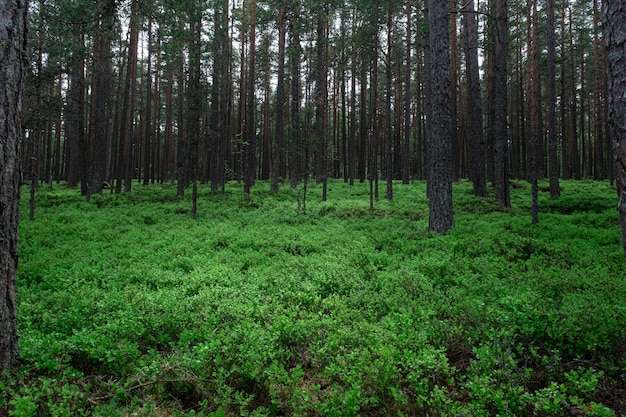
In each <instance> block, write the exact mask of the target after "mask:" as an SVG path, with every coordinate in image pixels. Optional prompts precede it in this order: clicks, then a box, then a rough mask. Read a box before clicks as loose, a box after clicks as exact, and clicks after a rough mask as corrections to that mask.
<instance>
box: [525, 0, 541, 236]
mask: <svg viewBox="0 0 626 417" xmlns="http://www.w3.org/2000/svg"><path fill="white" fill-rule="evenodd" d="M528 17H529V22H528V28H529V31H530V33H529V41H530V42H529V45H528V51H529V59H528V78H527V83H528V93H527V94H528V96H527V97H528V113H529V118H530V132H529V134H528V139H529V141H528V154H527V155H528V179H529V181H530V183H531V186H532V189H531V194H532V195H531V197H532V204H531V216H532V223H533V224H537V223H538V222H539V217H538V216H539V207H538V203H539V202H538V187H537V181H538V177H539V166H538V156H539V141H540V136H541V130H540V129H541V126H540V123H539V122H540V111H539V107H540V106H539V104H540V101H541V96H540V86H541V84H540V83H541V81H540V77H539V22H538V19H537V0H533V1H531V2H529V3H528Z"/></svg>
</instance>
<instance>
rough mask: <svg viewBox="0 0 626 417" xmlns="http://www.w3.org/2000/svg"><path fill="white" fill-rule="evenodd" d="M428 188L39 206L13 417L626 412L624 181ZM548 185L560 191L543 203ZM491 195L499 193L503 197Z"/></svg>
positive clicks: (57, 193)
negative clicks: (533, 213) (535, 190)
mask: <svg viewBox="0 0 626 417" xmlns="http://www.w3.org/2000/svg"><path fill="white" fill-rule="evenodd" d="M517 185H519V188H516V187H512V188H511V206H512V208H511V209H506V208H502V207H501V206H500V205H499V204H497V203H495V202H494V201H493V199H492V198H479V197H476V196H475V195H474V193H473V190H472V184H471V183H470V182H466V181H463V182H457V183H455V184H454V211H455V228H454V229H452V230H450V231H449V232H448V233H447V234H446V235H438V234H435V233H432V232H429V231H428V199H427V198H426V185H425V182H423V181H413V182H412V183H411V184H410V185H402V184H400V182H395V183H394V200H392V201H388V200H386V199H383V198H381V199H379V200H376V201H375V209H374V210H373V211H370V210H369V197H368V191H369V188H368V185H367V183H359V182H356V183H355V184H354V185H353V186H349V185H348V184H346V183H344V182H343V181H341V180H329V182H328V201H326V202H322V201H321V193H322V187H321V185H316V184H315V183H312V184H309V189H308V196H307V212H306V214H304V212H303V205H302V203H303V201H302V196H303V195H302V186H301V185H300V186H299V187H297V188H296V189H291V188H289V187H288V186H285V187H282V188H281V191H280V192H279V193H275V194H270V193H268V190H269V182H265V181H263V182H259V183H258V184H257V186H256V187H255V188H254V189H253V190H252V193H251V195H250V196H249V197H246V196H245V195H244V192H243V185H242V184H238V183H236V182H229V183H227V184H226V188H225V192H224V194H221V193H217V194H214V193H211V192H210V190H209V188H208V185H206V186H205V185H200V186H199V195H198V210H197V216H196V217H195V218H194V217H193V216H192V215H191V212H190V211H191V202H190V197H189V196H186V197H177V196H176V186H175V184H172V185H154V184H153V185H148V186H143V187H142V186H139V185H138V186H136V187H134V189H133V192H132V193H122V194H109V193H103V194H98V195H93V196H92V198H91V202H90V203H87V202H85V199H84V197H82V196H81V195H80V192H79V191H78V190H76V189H67V188H64V187H63V186H58V185H55V186H54V189H52V190H50V189H48V188H47V187H41V188H40V189H39V190H38V191H37V194H36V211H35V219H34V220H29V219H28V195H27V193H23V194H24V195H23V198H22V217H23V218H22V221H21V222H20V246H19V251H20V265H19V270H18V277H17V299H18V303H19V305H18V312H19V314H18V328H19V332H20V352H21V354H20V356H21V358H20V363H19V366H17V367H16V370H15V372H14V373H13V374H5V376H3V377H2V379H0V393H1V394H0V414H2V413H1V411H5V412H8V414H9V415H11V416H92V415H93V416H174V415H180V416H183V415H186V416H392V415H393V416H402V415H405V416H427V415H428V416H492V415H501V416H571V415H589V416H620V415H624V413H626V402H625V398H626V385H625V381H626V378H625V375H626V348H625V346H626V326H625V323H626V297H624V294H626V280H624V272H623V268H624V266H623V253H622V251H621V245H620V233H619V225H618V222H617V212H616V210H615V191H614V188H613V187H612V186H610V185H609V183H608V181H604V182H599V181H562V182H561V186H562V192H561V197H560V199H558V200H554V199H550V197H549V194H548V193H540V196H539V197H540V200H539V207H540V213H539V217H540V223H539V224H538V225H532V224H531V217H530V206H531V202H530V188H529V186H528V184H527V183H524V182H520V183H519V184H517ZM544 186H545V184H543V183H540V189H541V188H542V187H544ZM492 192H493V190H490V193H492Z"/></svg>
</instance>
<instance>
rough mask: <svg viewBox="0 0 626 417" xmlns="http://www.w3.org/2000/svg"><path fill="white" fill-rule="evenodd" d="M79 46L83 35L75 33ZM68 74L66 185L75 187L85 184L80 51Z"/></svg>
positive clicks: (82, 77) (82, 78) (82, 82)
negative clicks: (68, 103) (79, 183)
mask: <svg viewBox="0 0 626 417" xmlns="http://www.w3.org/2000/svg"><path fill="white" fill-rule="evenodd" d="M76 38H77V40H78V42H79V46H82V45H83V42H84V40H83V35H82V34H79V35H77V37H76ZM73 61H74V62H73V64H72V70H71V74H70V87H69V92H68V100H69V102H70V105H69V106H68V107H69V114H68V120H67V123H68V128H69V129H68V130H69V131H68V132H67V141H68V152H67V185H68V186H69V187H76V186H77V185H78V182H79V181H80V182H81V187H82V188H83V191H84V187H85V186H86V185H87V180H86V178H85V174H86V171H85V164H84V158H85V115H84V114H85V81H84V78H85V59H84V57H83V55H82V53H81V52H79V53H77V54H76V56H75V57H74V59H73Z"/></svg>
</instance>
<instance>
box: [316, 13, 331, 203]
mask: <svg viewBox="0 0 626 417" xmlns="http://www.w3.org/2000/svg"><path fill="white" fill-rule="evenodd" d="M325 14H326V11H325V10H321V11H320V16H318V18H317V19H318V20H317V45H316V50H317V70H316V74H317V80H316V83H315V101H316V103H315V126H316V136H317V153H316V159H317V164H316V165H317V166H316V170H317V173H316V180H317V182H319V183H321V184H322V201H326V197H327V196H326V191H327V182H328V23H327V21H326V19H327V18H326V16H325Z"/></svg>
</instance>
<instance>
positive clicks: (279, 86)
mask: <svg viewBox="0 0 626 417" xmlns="http://www.w3.org/2000/svg"><path fill="white" fill-rule="evenodd" d="M286 16H287V9H286V7H281V8H280V9H279V10H278V74H277V77H278V80H277V81H276V132H275V133H274V149H273V150H272V152H273V155H272V178H271V181H270V192H272V193H277V192H278V181H279V178H280V161H281V157H282V148H283V142H284V141H285V119H284V108H285V32H286Z"/></svg>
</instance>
